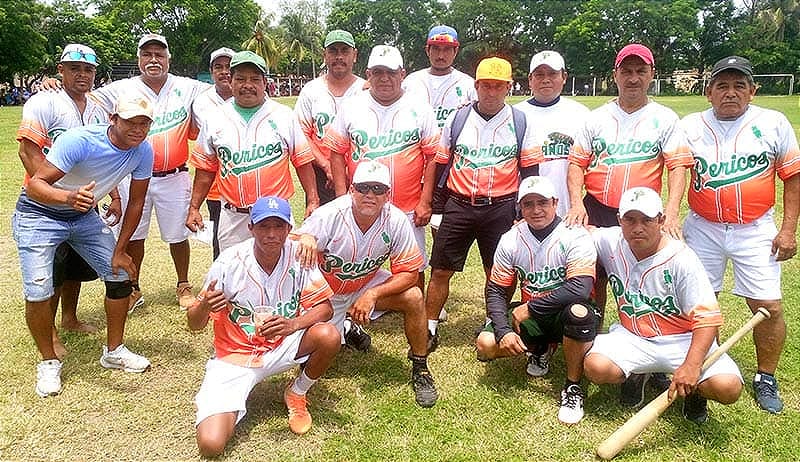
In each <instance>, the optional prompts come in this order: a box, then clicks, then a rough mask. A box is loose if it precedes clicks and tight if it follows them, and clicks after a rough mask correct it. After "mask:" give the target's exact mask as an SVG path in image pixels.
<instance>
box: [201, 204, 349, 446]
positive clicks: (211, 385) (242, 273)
mask: <svg viewBox="0 0 800 462" xmlns="http://www.w3.org/2000/svg"><path fill="white" fill-rule="evenodd" d="M249 228H250V232H251V233H252V235H253V239H248V240H246V241H244V242H242V243H240V244H237V245H235V246H233V247H231V248H229V249H227V250H225V251H223V252H222V253H221V254H220V256H219V258H217V260H215V261H214V263H213V264H212V265H211V269H210V270H209V272H208V275H207V276H206V282H205V284H204V287H205V290H204V291H203V292H202V293H201V294H200V295H199V296H198V297H197V302H196V303H195V304H194V305H192V306H191V307H190V308H189V310H188V312H187V318H188V322H189V328H190V329H193V330H200V329H203V328H204V327H205V326H206V324H208V320H209V319H213V320H214V350H215V354H214V357H213V358H211V359H210V360H208V363H206V374H205V377H204V378H203V384H202V385H201V386H200V391H199V392H198V393H197V396H196V397H195V403H196V405H197V418H196V425H197V447H198V448H199V450H200V453H201V454H202V455H203V456H205V457H213V456H217V455H219V454H221V453H222V452H223V451H224V449H225V445H226V444H227V442H228V440H230V438H231V436H233V432H234V429H235V427H236V424H237V423H238V422H239V421H240V420H241V419H242V418H243V417H244V415H245V414H246V413H247V408H246V406H245V404H246V401H247V396H248V395H249V394H250V391H252V389H253V388H254V387H255V386H256V384H258V383H259V382H261V381H262V380H264V379H265V378H267V377H270V376H273V375H275V374H280V373H281V372H283V371H285V370H287V369H289V368H291V367H293V366H295V365H300V364H303V365H304V366H303V368H302V370H301V371H300V375H298V377H297V378H296V379H295V380H294V381H292V382H290V383H289V384H288V385H287V387H286V390H285V391H284V394H283V399H284V401H285V402H286V407H287V408H288V409H289V428H290V429H291V431H292V432H294V433H296V434H298V435H302V434H304V433H306V432H308V431H309V430H310V429H311V416H310V415H309V413H308V410H307V408H306V392H308V390H309V389H310V388H311V386H312V385H314V383H316V381H317V380H318V379H319V377H320V376H322V374H323V373H324V372H325V370H327V369H328V366H330V364H331V362H332V360H333V358H334V357H335V356H336V353H338V351H339V332H338V331H337V330H336V328H335V327H334V326H333V325H332V324H328V323H326V322H325V321H327V320H329V319H330V318H331V316H332V315H333V309H332V308H331V304H330V302H329V301H328V299H329V298H330V297H331V296H332V295H333V291H332V290H331V288H330V286H328V283H327V282H325V279H324V278H323V277H322V274H321V273H320V271H319V269H318V268H317V267H316V265H312V266H311V267H309V268H302V267H301V266H300V264H299V263H298V262H297V260H296V259H295V253H296V252H297V250H296V249H297V243H296V242H295V241H292V240H287V236H288V235H289V230H290V229H291V208H290V206H289V203H288V202H287V201H286V200H285V199H282V198H279V197H273V196H269V197H262V198H260V199H258V200H257V201H256V203H255V204H254V205H253V208H252V211H251V213H250V224H249Z"/></svg>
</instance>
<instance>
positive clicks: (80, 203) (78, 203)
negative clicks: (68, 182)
mask: <svg viewBox="0 0 800 462" xmlns="http://www.w3.org/2000/svg"><path fill="white" fill-rule="evenodd" d="M95 185H96V183H95V182H94V181H92V182H91V183H89V184H87V185H83V186H81V187H80V188H78V189H77V190H75V191H72V192H70V193H69V196H68V197H67V205H69V206H70V207H72V208H73V209H75V210H77V211H79V212H88V211H89V209H91V208H92V207H94V187H95Z"/></svg>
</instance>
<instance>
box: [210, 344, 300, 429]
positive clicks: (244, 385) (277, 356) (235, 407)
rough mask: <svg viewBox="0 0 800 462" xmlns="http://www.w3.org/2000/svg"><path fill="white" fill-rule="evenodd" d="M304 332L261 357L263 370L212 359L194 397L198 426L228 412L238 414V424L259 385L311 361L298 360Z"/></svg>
mask: <svg viewBox="0 0 800 462" xmlns="http://www.w3.org/2000/svg"><path fill="white" fill-rule="evenodd" d="M305 333H306V331H305V329H303V330H299V331H297V332H295V333H294V334H292V335H290V336H288V337H286V338H284V339H283V342H281V344H280V345H279V346H278V348H277V349H275V350H272V351H269V352H267V353H265V354H264V356H263V357H262V358H263V361H264V365H263V366H261V367H244V366H237V365H236V364H231V363H228V362H225V361H223V360H221V359H217V358H211V359H209V360H208V362H207V363H206V374H205V376H204V377H203V384H202V385H200V391H198V392H197V396H195V397H194V403H195V406H196V407H197V417H196V418H195V421H194V424H195V426H197V425H199V424H200V422H202V421H203V420H205V419H206V418H208V417H210V416H212V415H217V414H224V413H226V412H238V415H237V416H236V423H237V424H238V423H239V421H240V420H242V418H244V416H245V414H247V407H246V406H245V405H246V404H247V397H248V396H249V395H250V392H251V391H252V390H253V388H254V387H255V386H256V385H257V384H258V383H259V382H261V381H262V380H264V379H265V378H267V377H270V376H273V375H276V374H280V373H281V372H284V371H286V370H288V369H291V368H292V367H294V366H296V365H298V364H302V363H303V362H305V361H306V360H307V359H308V356H303V357H301V358H295V356H297V350H298V349H299V348H300V341H301V340H302V339H303V335H304V334H305Z"/></svg>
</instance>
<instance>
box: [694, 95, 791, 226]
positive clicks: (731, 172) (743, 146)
mask: <svg viewBox="0 0 800 462" xmlns="http://www.w3.org/2000/svg"><path fill="white" fill-rule="evenodd" d="M680 128H681V132H682V136H683V137H684V139H683V143H685V145H686V149H687V150H688V151H689V152H690V153H691V154H692V156H694V168H693V169H692V180H691V182H690V184H689V207H691V209H692V210H693V211H694V212H696V213H697V214H698V215H700V216H701V217H703V218H705V219H706V220H708V221H712V222H716V223H750V222H752V221H753V220H755V219H757V218H758V217H761V216H763V215H764V214H765V213H767V212H768V211H769V210H770V209H771V208H772V206H773V205H775V174H776V173H777V174H778V177H780V179H781V180H786V179H788V178H790V177H792V176H794V175H797V174H798V172H800V149H798V146H797V137H796V136H795V133H794V129H793V128H792V125H791V123H789V121H788V120H787V119H786V116H784V115H783V114H781V113H780V112H777V111H773V110H770V109H764V108H760V107H758V106H753V105H752V104H751V105H750V106H749V107H748V108H747V111H746V112H745V113H744V114H743V115H742V116H741V117H739V118H738V119H736V120H732V121H729V122H728V121H720V120H718V119H717V118H716V117H715V116H714V111H713V109H708V110H706V111H703V112H696V113H694V114H689V115H688V116H686V117H685V118H684V119H683V120H682V121H681V123H680Z"/></svg>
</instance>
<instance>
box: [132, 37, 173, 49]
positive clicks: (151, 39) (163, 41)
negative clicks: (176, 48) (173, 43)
mask: <svg viewBox="0 0 800 462" xmlns="http://www.w3.org/2000/svg"><path fill="white" fill-rule="evenodd" d="M150 42H156V43H159V44H161V45H163V46H164V48H169V45H167V38H166V37H164V36H163V35H158V34H144V35H143V36H142V38H140V39H139V45H138V46H137V48H142V47H143V46H145V45H147V44H148V43H150Z"/></svg>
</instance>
